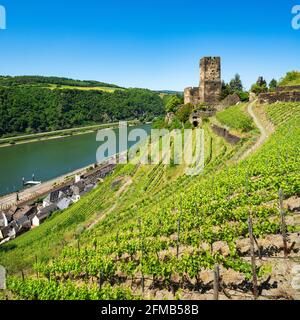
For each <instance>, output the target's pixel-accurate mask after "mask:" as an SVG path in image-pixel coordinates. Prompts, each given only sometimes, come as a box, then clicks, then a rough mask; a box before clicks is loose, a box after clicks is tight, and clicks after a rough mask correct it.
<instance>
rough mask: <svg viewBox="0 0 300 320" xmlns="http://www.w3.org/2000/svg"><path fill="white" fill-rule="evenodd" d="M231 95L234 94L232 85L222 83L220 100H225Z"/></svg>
mask: <svg viewBox="0 0 300 320" xmlns="http://www.w3.org/2000/svg"><path fill="white" fill-rule="evenodd" d="M231 93H232V90H231V88H230V85H229V84H228V83H225V81H222V88H221V95H220V100H224V99H225V98H226V97H227V96H229V95H230V94H231Z"/></svg>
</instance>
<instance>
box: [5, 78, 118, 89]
mask: <svg viewBox="0 0 300 320" xmlns="http://www.w3.org/2000/svg"><path fill="white" fill-rule="evenodd" d="M20 85H38V86H43V87H45V86H50V85H58V86H74V87H108V88H121V87H119V86H117V85H115V84H110V83H105V82H99V81H94V80H74V79H69V78H61V77H43V76H16V77H11V76H0V86H20Z"/></svg>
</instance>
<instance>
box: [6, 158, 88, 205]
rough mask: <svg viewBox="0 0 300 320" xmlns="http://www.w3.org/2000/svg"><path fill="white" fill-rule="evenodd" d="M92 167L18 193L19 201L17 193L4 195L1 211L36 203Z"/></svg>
mask: <svg viewBox="0 0 300 320" xmlns="http://www.w3.org/2000/svg"><path fill="white" fill-rule="evenodd" d="M92 167H93V164H90V165H88V166H86V167H84V168H80V169H77V170H74V171H72V172H69V173H66V174H64V175H61V176H59V177H57V178H54V179H51V180H49V181H45V182H43V183H41V184H39V185H35V186H32V187H30V188H26V189H23V190H21V191H20V192H19V193H18V198H19V201H17V192H14V193H10V194H7V195H4V196H2V197H0V209H3V210H5V209H8V208H9V207H11V206H14V205H24V204H27V203H30V202H32V201H36V200H37V199H38V198H40V197H43V196H45V195H47V194H48V193H50V192H51V191H52V190H53V189H56V188H58V187H60V186H63V185H66V184H68V183H71V182H72V180H73V179H74V178H75V175H76V174H80V175H82V174H85V173H87V171H88V170H91V169H92Z"/></svg>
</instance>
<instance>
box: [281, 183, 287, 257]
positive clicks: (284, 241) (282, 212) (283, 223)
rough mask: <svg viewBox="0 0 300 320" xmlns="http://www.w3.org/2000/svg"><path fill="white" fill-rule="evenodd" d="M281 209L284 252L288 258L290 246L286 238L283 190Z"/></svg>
mask: <svg viewBox="0 0 300 320" xmlns="http://www.w3.org/2000/svg"><path fill="white" fill-rule="evenodd" d="M279 207H280V218H281V234H282V240H283V252H284V257H285V258H287V256H288V245H287V236H286V223H285V214H284V208H283V192H282V189H281V188H280V189H279Z"/></svg>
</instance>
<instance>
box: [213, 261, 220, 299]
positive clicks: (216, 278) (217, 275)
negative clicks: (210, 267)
mask: <svg viewBox="0 0 300 320" xmlns="http://www.w3.org/2000/svg"><path fill="white" fill-rule="evenodd" d="M219 291H220V269H219V266H218V265H215V269H214V300H219Z"/></svg>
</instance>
